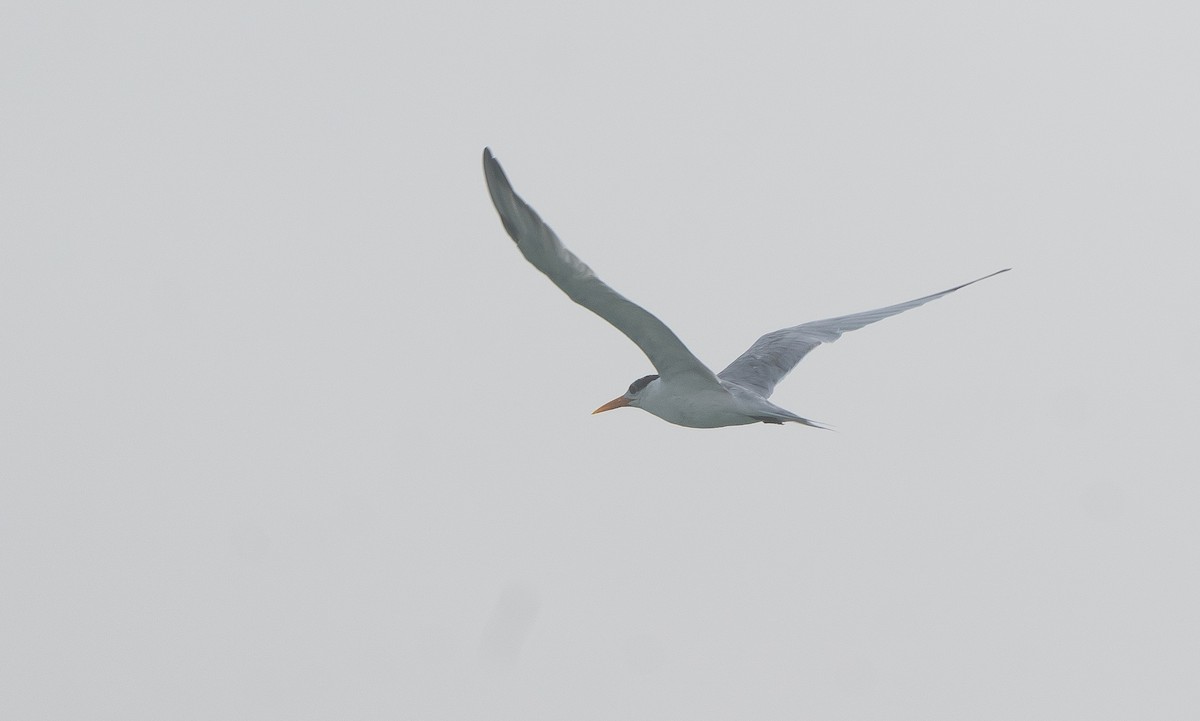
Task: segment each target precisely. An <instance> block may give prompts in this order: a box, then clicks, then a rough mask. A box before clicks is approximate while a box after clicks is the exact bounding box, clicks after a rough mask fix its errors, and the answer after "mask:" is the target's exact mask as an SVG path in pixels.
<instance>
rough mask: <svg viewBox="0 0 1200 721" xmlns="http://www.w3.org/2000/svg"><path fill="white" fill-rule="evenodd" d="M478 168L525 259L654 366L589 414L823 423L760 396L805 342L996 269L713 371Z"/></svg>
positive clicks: (492, 174) (774, 340)
mask: <svg viewBox="0 0 1200 721" xmlns="http://www.w3.org/2000/svg"><path fill="white" fill-rule="evenodd" d="M483 174H484V177H485V178H486V179H487V186H488V192H489V193H490V194H491V196H492V203H493V204H494V205H495V206H496V212H498V213H499V214H500V221H501V222H502V223H503V224H504V229H505V230H506V231H508V234H509V235H510V236H511V237H512V239H513V240H514V241H516V243H517V248H518V249H520V251H521V253H522V254H523V255H524V256H525V258H526V260H528V261H529V262H530V263H532V264H533V267H535V268H537V269H538V270H540V271H542V272H543V273H545V274H546V276H547V277H548V278H550V280H551V281H553V282H554V284H555V285H557V286H558V287H559V288H560V289H561V290H562V291H563V292H564V293H566V294H567V296H569V297H570V298H571V300H573V301H575V302H576V303H578V304H579V305H582V306H583V307H584V308H587V309H588V310H590V311H592V312H593V313H595V314H596V315H598V316H600V317H601V318H603V319H604V320H606V321H608V322H609V323H611V324H612V325H613V326H615V327H616V328H617V330H619V331H621V332H622V333H624V334H625V335H627V336H629V339H630V340H632V341H633V342H634V343H636V344H637V346H638V347H639V348H641V349H642V352H643V353H645V354H646V357H647V358H649V359H650V363H651V364H653V365H654V368H655V370H657V371H658V373H656V374H653V375H647V376H644V377H642V378H639V379H637V380H635V381H634V382H633V383H631V384H630V385H629V390H627V391H625V392H624V393H623V394H621V395H620V396H618V397H616V398H614V399H613V400H611V401H609V402H608V403H605V404H604V405H602V406H600V407H599V408H597V409H596V410H594V411H592V413H593V414H596V413H602V412H604V411H610V410H612V409H614V408H622V407H625V406H629V407H633V408H641V409H642V410H644V411H648V412H650V413H652V414H654V415H656V416H658V417H659V418H661V419H663V420H664V421H667V422H669V423H674V424H676V425H680V426H687V427H689V428H720V427H723V426H740V425H746V424H749V423H771V424H776V425H781V424H783V423H800V424H803V425H806V426H812V427H814V428H828V426H826V425H824V424H822V423H818V422H816V421H812V420H809V419H807V418H802V417H800V416H798V415H796V414H795V413H792V412H791V411H788V410H785V409H783V408H780V407H779V406H777V405H775V404H774V403H772V402H771V401H769V400H768V399H769V398H770V397H771V393H772V392H773V391H774V390H775V386H776V384H778V383H779V381H781V380H783V378H784V376H786V375H787V374H788V373H789V372H791V370H792V368H794V367H795V366H796V364H797V363H799V362H800V359H802V358H803V357H804V356H805V355H807V354H808V352H809V351H811V350H812V349H813V348H816V347H817V346H819V345H821V344H822V343H832V342H833V341H835V340H837V339H838V338H840V337H842V334H843V333H845V332H847V331H852V330H857V329H859V328H862V327H863V326H865V325H869V324H871V323H874V322H876V321H879V320H883V319H884V318H888V317H891V316H893V315H896V314H897V313H903V312H904V311H906V310H909V309H911V308H916V307H917V306H920V305H924V304H926V303H928V302H929V301H931V300H936V299H938V298H941V297H942V296H944V295H947V294H949V293H953V292H954V291H956V290H959V289H960V288H965V287H967V286H968V285H971V284H972V283H978V282H979V281H981V280H985V279H987V278H991V277H992V276H994V275H998V274H1000V273H1004V272H1006V271H1008V270H1011V268H1005V269H1004V270H998V271H996V272H995V273H991V274H989V275H985V276H984V277H983V278H978V279H976V280H973V281H971V282H970V283H963V284H962V285H957V286H955V287H953V288H950V289H949V290H943V291H942V292H940V293H934V294H933V295H927V296H925V297H923V298H917V299H916V300H910V301H908V302H906V303H897V304H896V305H890V306H888V307H886V308H877V309H875V310H868V311H865V312H862V313H853V314H851V315H843V316H838V317H837V318H827V319H825V320H816V321H811V322H809V323H802V324H800V325H797V326H792V327H791V328H784V329H782V330H777V331H774V332H772V333H767V334H766V335H764V336H762V337H761V338H759V339H758V340H757V341H755V342H754V345H752V346H750V349H749V350H747V351H746V352H745V353H743V354H741V355H740V356H738V357H737V359H736V360H734V361H733V362H732V363H730V364H729V367H727V368H726V369H725V370H723V371H721V372H720V373H713V372H712V371H711V370H709V368H708V367H707V366H705V365H704V364H703V363H701V362H700V360H699V359H698V358H696V356H695V355H693V354H692V352H691V351H689V350H688V349H687V346H685V345H684V344H683V341H681V340H679V337H678V336H676V335H675V333H673V332H672V331H671V329H670V328H668V327H667V326H666V325H665V324H664V323H663V322H662V321H660V320H659V319H658V318H656V317H655V316H654V315H653V314H651V313H650V312H649V311H647V310H646V309H645V308H642V307H641V306H640V305H638V304H636V303H634V302H632V301H630V300H628V299H627V298H625V297H624V296H623V295H621V294H620V293H617V292H616V291H615V290H613V289H612V288H610V287H609V286H608V285H607V284H606V283H605V282H604V281H602V280H600V279H599V278H597V277H596V274H595V273H593V272H592V269H591V268H589V267H588V266H587V265H586V264H584V262H583V261H581V260H580V259H579V258H578V257H576V255H575V254H574V253H572V252H571V251H569V250H567V248H566V246H564V245H563V244H562V241H560V240H559V239H558V236H557V235H555V234H554V231H553V230H551V229H550V226H548V225H546V224H545V223H544V222H542V219H541V218H540V217H538V214H537V213H536V212H534V210H533V208H531V207H529V205H528V204H527V203H526V202H525V201H524V200H522V199H521V198H520V196H518V195H517V194H516V192H515V191H514V190H513V188H512V185H511V184H510V183H509V182H508V177H507V176H506V175H505V174H504V170H503V169H502V168H501V167H500V163H499V162H497V161H496V158H495V157H493V156H492V151H491V150H490V149H488V148H484V150H483Z"/></svg>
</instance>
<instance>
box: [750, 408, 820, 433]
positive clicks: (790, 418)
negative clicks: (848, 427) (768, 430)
mask: <svg viewBox="0 0 1200 721" xmlns="http://www.w3.org/2000/svg"><path fill="white" fill-rule="evenodd" d="M780 410H782V409H780ZM758 420H760V421H762V422H763V423H771V424H773V425H777V426H781V425H783V424H784V423H799V424H800V425H802V426H809V427H810V428H820V429H821V430H823V431H832V430H835V429H834V427H833V426H830V425H826V424H824V423H820V422H818V421H810V420H809V419H807V418H801V417H800V416H798V415H796V414H795V413H789V412H787V411H784V412H783V413H781V414H779V415H777V416H759V417H758Z"/></svg>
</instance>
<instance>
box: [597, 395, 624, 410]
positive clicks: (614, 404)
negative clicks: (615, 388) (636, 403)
mask: <svg viewBox="0 0 1200 721" xmlns="http://www.w3.org/2000/svg"><path fill="white" fill-rule="evenodd" d="M627 405H629V399H628V398H626V397H625V396H621V397H619V398H613V399H612V400H611V401H609V402H608V403H605V404H604V405H602V406H600V407H599V408H597V409H596V410H594V411H592V415H596V414H597V413H603V412H604V411H611V410H612V409H614V408H620V407H621V406H627Z"/></svg>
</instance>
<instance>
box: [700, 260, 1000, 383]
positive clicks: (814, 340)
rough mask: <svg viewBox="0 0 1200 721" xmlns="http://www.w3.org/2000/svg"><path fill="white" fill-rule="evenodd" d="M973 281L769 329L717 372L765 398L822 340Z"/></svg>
mask: <svg viewBox="0 0 1200 721" xmlns="http://www.w3.org/2000/svg"><path fill="white" fill-rule="evenodd" d="M1008 270H1011V268H1005V269H1004V270H998V271H996V272H995V273H992V274H990V275H985V276H983V278H977V279H975V280H973V281H971V283H978V282H979V281H981V280H985V279H987V278H991V277H992V276H993V275H999V274H1000V273H1004V272H1005V271H1008ZM971 283H963V284H962V285H958V286H955V287H953V288H951V289H949V290H943V291H942V292H941V293H934V294H933V295H927V296H925V297H924V298H917V299H916V300H910V301H908V302H907V303H897V304H896V305H889V306H888V307H886V308H877V309H875V310H868V311H864V312H862V313H854V314H853V315H843V316H839V317H837V318H827V319H825V320H814V321H812V322H810V323H803V324H801V325H797V326H793V327H791V328H784V329H783V330H777V331H775V332H773V333H767V334H766V335H764V336H763V337H762V338H759V339H758V340H757V341H755V342H754V345H752V346H750V350H748V351H746V352H745V353H743V354H741V355H740V356H738V358H737V360H735V361H734V362H732V363H730V364H729V367H728V368H726V369H725V370H723V371H721V372H720V373H718V374H717V375H718V376H719V377H720V378H721V379H722V380H726V381H729V382H731V383H736V384H737V385H739V386H742V387H743V388H748V389H750V390H752V391H754V392H756V393H758V394H759V395H761V396H762V397H764V398H767V397H769V396H770V395H771V393H772V392H773V391H774V390H775V385H776V384H777V383H779V381H781V380H783V378H784V376H786V375H787V374H788V373H790V372H791V370H792V368H795V367H796V364H797V363H799V362H800V359H801V358H803V357H804V356H806V355H808V352H809V351H810V350H812V349H813V348H816V347H817V346H819V345H821V344H822V343H832V342H834V341H835V340H837V339H838V338H841V337H842V334H843V333H845V332H847V331H852V330H858V329H859V328H862V327H863V326H865V325H870V324H871V323H874V322H875V321H879V320H883V319H884V318H889V317H891V316H893V315H896V314H897V313H903V312H904V311H906V310H909V309H911V308H916V307H917V306H919V305H925V304H926V303H928V302H929V301H931V300H937V299H938V298H941V297H942V296H943V295H947V294H949V293H953V292H954V291H956V290H958V289H960V288H966V287H967V286H968V285H971Z"/></svg>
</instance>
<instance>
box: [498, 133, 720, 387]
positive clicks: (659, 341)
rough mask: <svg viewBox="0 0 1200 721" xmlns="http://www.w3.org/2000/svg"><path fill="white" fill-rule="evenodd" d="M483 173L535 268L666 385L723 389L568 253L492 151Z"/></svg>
mask: <svg viewBox="0 0 1200 721" xmlns="http://www.w3.org/2000/svg"><path fill="white" fill-rule="evenodd" d="M483 173H484V176H485V177H486V178H487V186H488V192H489V193H490V194H491V196H492V203H493V204H494V205H495V206H496V212H498V213H499V214H500V220H501V222H503V223H504V229H505V230H506V231H508V234H509V235H510V236H511V237H512V239H513V240H514V241H516V243H517V248H519V249H520V251H521V253H522V254H523V255H524V256H525V258H526V259H527V260H528V261H529V262H530V263H531V264H533V267H535V268H537V269H538V270H540V271H542V272H543V273H545V274H546V277H548V278H549V279H550V280H551V281H553V282H554V284H555V285H557V286H558V287H559V288H560V289H561V290H562V291H563V292H564V293H566V294H567V296H568V297H570V299H571V300H573V301H575V302H576V303H578V304H579V305H581V306H583V307H584V308H587V309H588V310H590V311H592V312H593V313H595V314H596V315H598V316H600V317H601V318H603V319H604V320H606V321H608V322H609V323H611V324H612V325H613V326H614V327H616V329H617V330H619V331H621V332H622V333H624V334H625V335H627V336H629V339H630V340H632V341H633V342H634V343H636V344H637V346H638V347H639V348H641V349H642V352H643V353H645V354H646V357H648V358H649V359H650V362H651V363H653V364H654V367H655V368H656V369H657V370H658V374H659V375H660V376H662V378H663V379H664V380H667V379H672V378H677V377H681V376H685V375H689V374H690V375H693V376H696V377H698V378H699V379H701V380H703V381H704V382H706V383H711V384H712V385H714V386H717V387H720V386H719V384H718V383H717V379H716V376H714V375H713V372H712V371H711V370H710V369H709V368H708V367H706V366H705V365H704V364H703V363H701V362H700V361H699V359H697V358H696V356H695V355H693V354H692V352H691V351H690V350H688V349H687V346H685V345H684V344H683V341H681V340H679V337H678V336H676V335H675V333H674V332H672V331H671V329H670V328H668V327H667V326H666V324H664V323H663V322H662V321H660V320H659V319H658V318H656V317H654V315H653V314H651V313H650V312H649V311H647V310H646V309H644V308H642V307H641V306H639V305H638V304H636V303H634V302H632V301H630V300H629V299H627V298H625V297H624V296H623V295H621V294H620V293H617V292H616V291H615V290H613V289H612V288H610V287H609V286H608V285H607V284H606V283H604V281H602V280H600V279H599V278H597V277H596V274H595V273H593V272H592V269H591V268H589V267H588V266H587V265H586V264H585V263H584V262H583V261H582V260H580V259H579V258H578V257H577V256H576V255H575V254H574V253H572V252H571V251H569V250H567V248H566V247H565V246H564V245H563V244H562V241H560V240H559V239H558V236H557V235H555V233H554V231H553V230H551V229H550V226H548V225H546V224H545V223H544V222H543V221H542V219H541V218H540V217H538V214H537V213H536V212H534V210H533V208H531V207H529V205H528V204H526V203H525V201H523V200H521V198H520V196H518V195H517V194H516V192H515V191H514V190H513V188H512V185H511V184H510V183H509V182H508V178H507V177H506V176H505V174H504V170H503V168H501V167H500V163H499V162H497V161H496V158H495V157H493V156H492V151H491V150H490V149H487V148H485V149H484V151H483Z"/></svg>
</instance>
